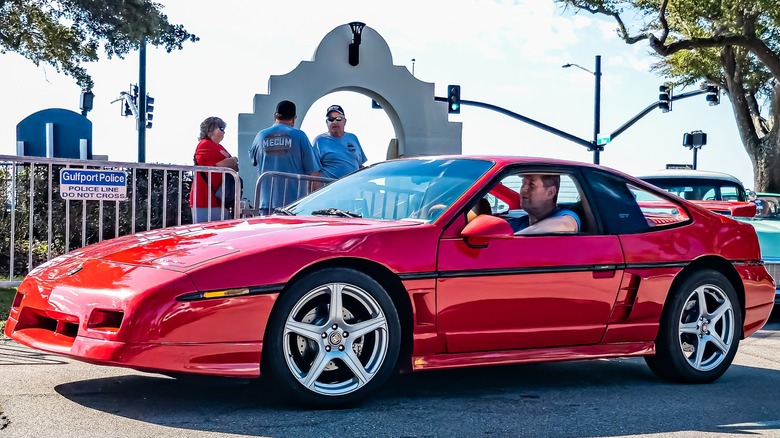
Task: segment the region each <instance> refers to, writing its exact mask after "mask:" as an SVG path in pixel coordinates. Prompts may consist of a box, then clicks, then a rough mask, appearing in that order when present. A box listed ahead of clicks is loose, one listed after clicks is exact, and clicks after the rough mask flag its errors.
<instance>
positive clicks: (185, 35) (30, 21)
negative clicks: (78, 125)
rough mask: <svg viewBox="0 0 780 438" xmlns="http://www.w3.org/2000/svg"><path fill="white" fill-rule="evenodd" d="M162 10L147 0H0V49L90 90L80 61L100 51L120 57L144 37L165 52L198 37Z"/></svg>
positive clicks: (86, 60)
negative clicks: (46, 67)
mask: <svg viewBox="0 0 780 438" xmlns="http://www.w3.org/2000/svg"><path fill="white" fill-rule="evenodd" d="M161 10H162V5H160V4H159V3H153V2H151V1H148V0H89V1H84V0H0V53H7V52H16V53H19V54H20V55H22V56H24V57H25V58H27V59H29V60H31V61H32V62H34V63H35V65H40V64H41V63H45V64H50V65H52V66H53V67H54V68H55V69H56V70H57V71H58V72H63V73H65V74H66V75H68V76H71V77H73V78H75V79H76V82H77V83H78V84H79V86H81V87H82V89H84V90H85V91H91V90H92V86H93V85H94V84H93V82H92V78H91V77H90V75H89V74H88V73H87V71H86V69H85V68H84V67H82V64H83V63H85V62H93V61H97V60H98V51H99V50H100V49H102V50H103V51H104V52H105V53H106V56H107V57H108V58H109V59H110V58H111V57H113V56H117V57H119V58H123V57H124V55H126V54H127V53H129V52H130V51H131V50H133V49H135V48H138V47H139V46H140V44H141V42H142V41H144V40H146V42H147V43H148V44H151V45H153V46H163V47H165V49H166V50H167V51H168V52H171V51H173V50H174V49H181V48H182V44H183V43H184V42H185V41H188V40H189V41H193V42H195V41H198V37H197V36H195V35H192V34H190V33H189V32H187V31H186V30H185V29H184V27H183V26H182V25H179V24H176V25H174V24H171V23H169V22H168V17H167V16H165V15H164V14H163V13H162V12H161Z"/></svg>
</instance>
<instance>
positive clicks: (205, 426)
mask: <svg viewBox="0 0 780 438" xmlns="http://www.w3.org/2000/svg"><path fill="white" fill-rule="evenodd" d="M779 387H780V372H779V371H776V370H768V369H761V368H753V367H744V366H738V365H732V367H731V368H730V369H729V371H727V373H726V374H725V375H724V376H723V377H722V378H721V379H720V380H719V381H717V382H715V383H713V384H708V385H682V384H670V383H666V382H664V381H661V380H659V379H657V378H656V377H655V376H654V375H653V374H652V373H651V372H650V370H649V369H648V368H647V366H646V365H645V363H644V360H642V359H611V360H594V361H582V362H561V363H547V364H525V365H516V366H504V367H489V368H474V369H465V370H451V371H450V370H448V371H431V372H421V373H416V374H410V375H402V376H398V377H397V378H395V379H394V380H392V381H391V382H390V383H389V384H388V385H386V386H385V388H386V389H385V390H383V391H381V392H380V393H378V394H376V395H375V396H374V397H372V398H370V399H369V400H368V401H366V402H365V403H363V404H362V405H360V406H357V407H355V408H352V409H343V410H305V409H298V408H295V407H289V406H286V405H283V404H281V403H279V402H277V400H276V397H275V395H274V393H273V392H272V391H271V390H270V389H269V388H268V386H267V385H265V384H263V382H262V381H260V382H259V383H253V384H237V383H232V384H228V382H226V381H225V380H219V379H217V380H212V381H205V382H200V383H198V382H196V381H178V380H175V379H170V378H167V377H158V376H156V375H148V376H146V375H128V376H120V377H113V378H104V379H94V380H84V381H79V382H73V383H68V384H63V385H59V386H58V387H56V390H57V392H58V393H59V394H61V395H62V396H64V397H66V398H68V399H69V400H72V401H74V402H76V403H78V404H81V405H84V406H86V407H89V408H91V409H96V410H101V411H104V412H107V413H110V414H112V415H118V416H122V417H127V418H131V419H135V420H139V421H144V422H149V423H153V424H159V425H164V426H168V427H175V428H183V429H187V430H194V431H208V432H220V433H234V434H248V435H263V436H273V437H288V436H289V437H305V436H316V437H325V436H377V435H378V436H388V435H391V436H475V435H485V434H487V435H489V436H584V435H587V436H618V435H633V434H650V433H670V432H691V433H702V432H706V433H722V434H728V433H749V434H751V433H760V432H762V431H767V430H775V431H776V430H778V429H779V428H780V404H778V403H776V394H777V391H778V388H779ZM334 425H337V426H338V427H334Z"/></svg>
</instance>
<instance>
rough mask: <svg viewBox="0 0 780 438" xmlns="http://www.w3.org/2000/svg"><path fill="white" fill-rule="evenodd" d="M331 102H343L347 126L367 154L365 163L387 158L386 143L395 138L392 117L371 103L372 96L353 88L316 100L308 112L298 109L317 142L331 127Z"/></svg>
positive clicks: (304, 130) (310, 136)
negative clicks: (327, 116)
mask: <svg viewBox="0 0 780 438" xmlns="http://www.w3.org/2000/svg"><path fill="white" fill-rule="evenodd" d="M331 105H341V107H342V108H343V109H344V113H345V116H346V118H347V125H346V127H345V130H346V131H347V132H351V133H353V134H355V135H356V136H357V138H358V140H359V141H360V146H361V147H362V148H363V152H364V153H365V154H366V158H368V161H367V162H366V164H367V165H368V164H373V163H377V162H380V161H385V160H386V159H387V147H388V146H389V144H390V140H391V139H393V138H395V137H396V135H395V131H394V129H393V125H392V123H391V122H390V118H389V117H388V116H387V113H385V110H383V109H381V108H372V107H371V98H370V97H368V96H365V95H363V94H360V93H355V92H351V91H338V92H335V93H330V94H327V95H325V96H323V97H321V98H320V99H317V101H315V102H314V103H313V104H312V106H311V108H309V110H308V111H307V112H306V114H302V113H301V109H298V113H299V114H298V117H303V121H302V122H301V129H302V130H303V132H305V133H306V135H307V136H308V137H309V140H310V141H311V142H312V143H314V139H315V138H316V137H317V136H318V135H320V134H323V133H325V132H327V131H328V127H327V125H326V122H325V116H326V114H325V112H326V111H327V109H328V107H329V106H331Z"/></svg>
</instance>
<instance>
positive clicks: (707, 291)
mask: <svg viewBox="0 0 780 438" xmlns="http://www.w3.org/2000/svg"><path fill="white" fill-rule="evenodd" d="M741 334H742V312H741V311H740V307H739V300H738V299H737V294H736V292H735V291H734V288H733V286H732V285H731V283H729V281H728V280H727V279H726V278H725V277H724V276H723V274H721V273H719V272H717V271H713V270H702V271H699V272H696V273H694V274H693V275H691V276H690V277H688V279H686V280H685V281H684V282H683V283H682V284H681V285H680V287H679V288H677V289H676V290H674V291H672V292H671V295H670V296H669V298H667V302H666V304H665V306H664V310H663V313H662V315H661V324H660V327H659V329H658V338H657V339H656V355H655V356H648V357H646V358H645V360H646V361H647V364H648V365H649V366H650V369H652V370H653V372H655V373H656V374H657V375H658V376H660V377H662V378H664V379H667V380H671V381H675V382H684V383H708V382H712V381H715V380H717V379H718V378H719V377H720V376H722V375H723V373H725V372H726V370H727V369H728V367H729V366H730V365H731V362H732V361H733V360H734V356H735V355H736V353H737V347H738V346H739V339H740V337H741Z"/></svg>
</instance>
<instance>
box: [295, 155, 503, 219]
mask: <svg viewBox="0 0 780 438" xmlns="http://www.w3.org/2000/svg"><path fill="white" fill-rule="evenodd" d="M493 164H494V163H493V162H491V161H485V160H472V159H429V160H426V159H406V160H403V159H402V160H393V161H386V162H382V163H378V164H375V165H373V166H370V167H368V168H366V169H363V170H361V171H359V172H356V173H353V174H351V175H349V176H346V177H344V178H342V179H339V180H337V181H335V182H333V183H331V184H329V185H327V186H325V187H323V188H321V189H319V190H317V191H315V192H314V193H312V194H310V195H309V196H307V197H305V198H303V199H301V200H299V201H298V202H296V203H294V204H291V205H289V206H288V207H287V208H286V209H285V211H286V212H287V213H290V214H294V215H296V216H309V215H315V216H316V215H326V216H341V217H363V218H371V219H384V220H398V219H412V220H419V221H421V222H430V221H432V220H434V219H436V218H437V217H438V216H440V215H441V214H442V213H443V212H444V211H445V210H446V209H447V208H449V207H450V205H452V203H453V202H455V201H456V200H457V199H458V198H460V197H461V196H462V195H463V193H464V192H465V191H466V190H467V189H468V188H469V187H471V186H472V185H473V184H474V183H475V182H476V181H477V180H478V179H479V178H480V177H481V176H482V175H484V174H485V172H487V171H488V169H490V168H491V167H492V166H493Z"/></svg>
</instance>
